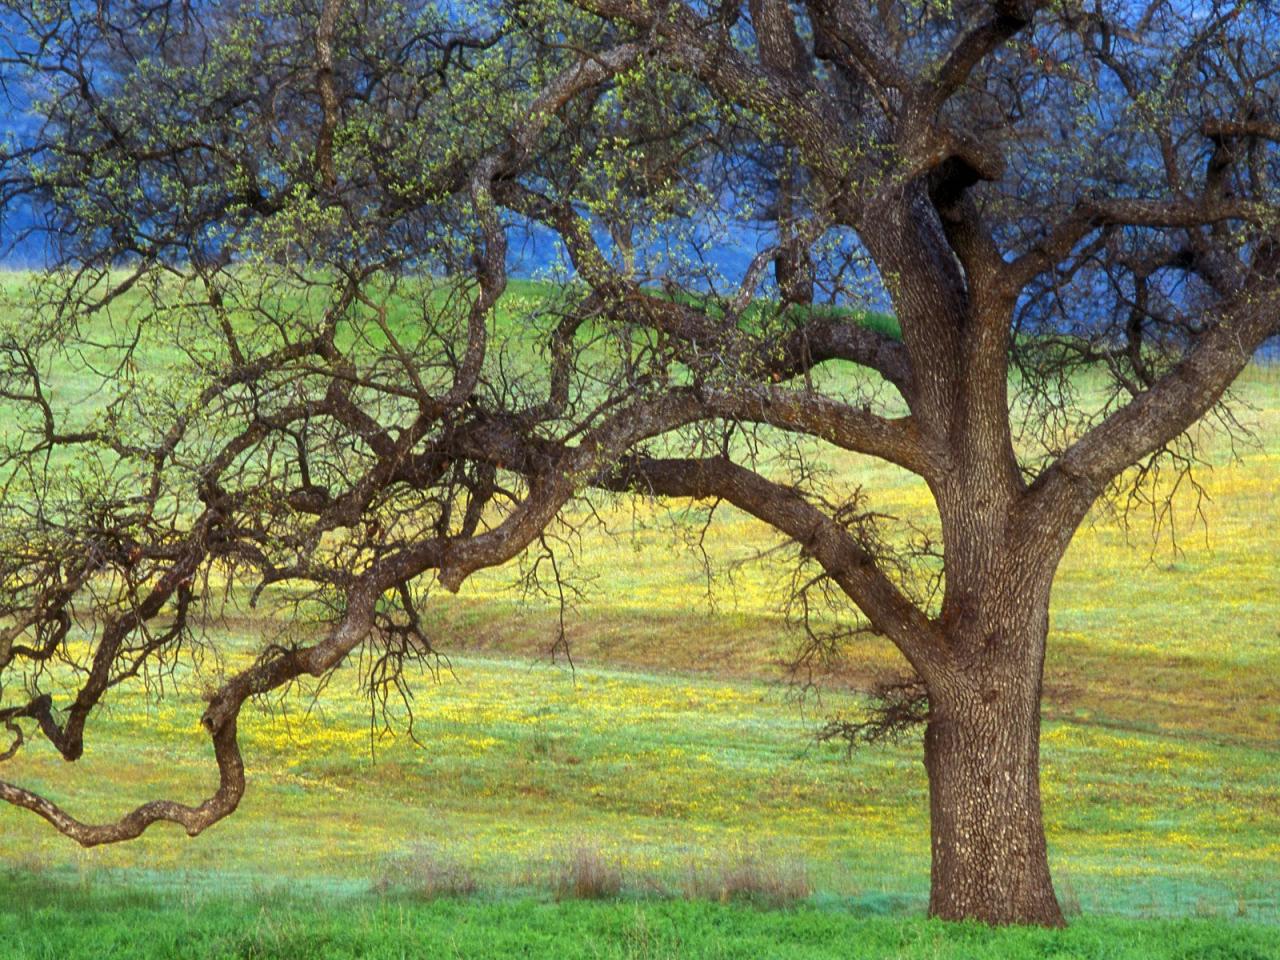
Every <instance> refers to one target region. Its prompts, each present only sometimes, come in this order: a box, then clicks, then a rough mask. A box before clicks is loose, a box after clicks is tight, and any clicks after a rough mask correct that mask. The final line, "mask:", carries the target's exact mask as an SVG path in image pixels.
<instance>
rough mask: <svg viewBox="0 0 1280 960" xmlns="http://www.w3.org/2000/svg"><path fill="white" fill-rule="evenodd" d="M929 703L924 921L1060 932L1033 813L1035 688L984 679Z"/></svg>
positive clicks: (1016, 680) (1036, 797)
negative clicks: (928, 860) (928, 865)
mask: <svg viewBox="0 0 1280 960" xmlns="http://www.w3.org/2000/svg"><path fill="white" fill-rule="evenodd" d="M985 679H987V680H988V683H987V684H985V685H983V684H979V685H976V686H970V685H968V684H966V685H965V689H964V692H963V693H961V692H957V691H949V692H948V693H943V694H941V695H934V696H933V697H932V698H931V715H930V720H929V726H928V728H927V730H926V732H925V754H924V762H925V769H926V770H927V771H928V774H929V811H930V817H931V824H932V829H931V848H932V857H933V867H932V874H931V880H932V883H931V889H930V896H929V913H930V915H931V916H935V917H941V918H943V919H946V920H960V919H975V920H982V921H984V922H986V923H1000V924H1006V923H1029V924H1040V925H1045V926H1062V924H1063V919H1062V911H1061V909H1060V908H1059V906H1058V901H1057V898H1056V896H1055V894H1054V889H1053V882H1052V880H1051V879H1050V876H1049V861H1048V857H1047V854H1046V847H1045V834H1044V823H1043V820H1042V818H1041V813H1040V716H1039V713H1040V702H1039V683H1038V682H1036V683H1034V684H1030V683H1027V682H1026V680H1025V678H1022V677H1015V676H1012V675H1008V676H1007V677H1006V678H1004V679H998V678H995V677H988V678H985Z"/></svg>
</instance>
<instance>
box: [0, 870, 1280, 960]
mask: <svg viewBox="0 0 1280 960" xmlns="http://www.w3.org/2000/svg"><path fill="white" fill-rule="evenodd" d="M0 955H3V956H4V957H5V958H6V960H9V958H12V960H28V958H30V960H43V958H58V960H78V958H86V960H88V958H94V960H99V958H112V957H128V958H136V960H153V958H154V960H160V958H166V960H167V958H172V957H182V958H223V957H226V958H231V957H237V958H262V960H266V958H282V960H283V958H289V960H310V958H316V960H319V958H326V960H328V958H333V960H337V958H348V957H350V958H356V957H361V958H384V957H385V958H392V957H394V958H402V957H432V958H435V957H442V958H443V957H450V958H452V957H477V958H480V957H547V958H556V960H561V958H563V960H571V958H578V957H582V958H612V957H617V958H640V957H653V958H657V957H681V958H702V957H706V958H738V957H741V958H752V960H755V958H762V957H770V958H781V960H786V958H800V957H805V958H809V957H812V958H822V957H832V958H835V957H840V958H843V960H863V958H866V960H871V958H882V957H883V958H887V957H893V958H902V960H915V958H921V960H923V958H930V960H952V958H954V960H961V958H963V960H986V958H991V960H997V958H1011V960H1013V958H1061V960H1068V958H1070V960H1130V958H1132V960H1161V958H1169V960H1271V958H1274V957H1277V956H1280V928H1277V927H1268V926H1261V925H1256V924H1248V923H1241V922H1234V921H1228V920H1191V919H1187V920H1175V921H1169V920H1120V919H1115V918H1105V919H1104V918H1086V919H1080V920H1077V921H1076V922H1075V923H1074V924H1072V926H1071V927H1070V928H1068V929H1067V930H1065V931H1046V930H1034V929H1003V930H993V929H990V928H986V927H981V926H973V925H945V924H940V923H936V922H933V921H926V920H923V919H918V918H903V917H868V916H858V915H856V914H854V913H851V912H849V911H847V910H844V909H834V908H833V909H821V908H817V907H813V906H804V907H801V908H797V909H791V910H759V909H754V908H751V907H747V906H740V905H734V904H718V903H708V902H698V901H694V902H687V901H680V900H614V901H604V902H590V903H586V902H580V901H566V902H561V903H549V902H545V901H540V900H533V899H499V900H483V899H462V900H448V899H446V900H436V901H432V902H426V903H421V902H411V901H405V900H397V899H385V900H383V899H376V898H371V897H343V896H336V897H333V898H330V899H325V898H315V899H309V900H307V901H302V900H298V899H295V898H292V897H290V896H289V895H284V894H279V893H278V892H272V891H270V890H265V889H264V890H261V891H257V892H256V893H255V894H253V895H250V894H248V893H247V892H244V893H241V894H240V895H237V896H209V897H203V896H200V897H193V896H190V895H188V896H183V895H176V894H175V895H161V894H158V893H154V892H148V891H144V890H141V889H132V888H128V887H122V888H114V889H103V888H95V887H87V888H86V887H74V886H64V885H62V884H58V883H52V882H48V881H42V880H38V879H37V880H32V879H30V878H27V877H23V876H20V875H10V876H9V877H8V878H5V879H4V880H0Z"/></svg>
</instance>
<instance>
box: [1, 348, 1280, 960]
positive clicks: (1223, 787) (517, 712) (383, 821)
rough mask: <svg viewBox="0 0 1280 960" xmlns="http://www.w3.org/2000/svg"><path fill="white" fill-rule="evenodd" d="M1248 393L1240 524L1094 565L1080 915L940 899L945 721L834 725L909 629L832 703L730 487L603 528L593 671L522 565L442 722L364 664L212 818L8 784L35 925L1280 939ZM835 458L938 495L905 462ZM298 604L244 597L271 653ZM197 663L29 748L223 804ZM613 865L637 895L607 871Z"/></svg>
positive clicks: (1081, 581) (618, 507) (65, 938)
mask: <svg viewBox="0 0 1280 960" xmlns="http://www.w3.org/2000/svg"><path fill="white" fill-rule="evenodd" d="M70 386H73V385H70ZM70 386H69V387H68V389H70ZM1239 392H1240V394H1241V396H1242V398H1243V399H1244V400H1245V401H1247V404H1248V406H1247V408H1244V409H1243V410H1242V418H1243V419H1244V420H1245V421H1246V422H1247V423H1250V424H1252V426H1253V427H1254V430H1255V433H1256V436H1257V438H1258V442H1257V443H1255V444H1252V445H1246V446H1243V447H1241V448H1240V449H1239V451H1238V452H1239V458H1238V459H1235V460H1232V459H1230V458H1229V457H1228V456H1227V448H1226V446H1225V444H1224V443H1222V442H1221V441H1214V440H1211V441H1209V447H1208V449H1209V451H1210V459H1212V460H1213V461H1214V464H1215V466H1214V469H1212V471H1210V472H1206V473H1205V474H1203V476H1202V477H1201V479H1202V481H1203V482H1204V483H1205V486H1206V488H1207V491H1208V493H1209V495H1210V497H1211V499H1210V500H1209V501H1208V502H1207V503H1206V504H1205V505H1204V510H1205V514H1206V519H1207V524H1206V525H1205V526H1203V527H1202V526H1199V525H1196V524H1195V523H1192V522H1190V520H1189V517H1183V518H1182V519H1181V520H1180V524H1179V545H1180V547H1181V550H1180V552H1175V551H1174V550H1173V549H1172V547H1171V544H1170V543H1169V540H1168V531H1167V529H1166V530H1165V532H1164V533H1163V534H1162V535H1161V537H1160V538H1159V539H1158V540H1156V541H1155V542H1154V543H1153V540H1152V536H1151V525H1150V522H1149V521H1144V520H1143V518H1141V517H1136V518H1134V522H1133V524H1132V526H1131V527H1130V529H1129V530H1128V531H1127V532H1126V530H1125V529H1123V527H1122V526H1121V524H1120V523H1119V522H1118V521H1117V520H1116V519H1115V518H1113V517H1111V516H1109V515H1108V514H1106V513H1105V512H1099V513H1098V515H1097V516H1096V517H1095V518H1094V520H1093V522H1091V523H1090V524H1089V525H1087V526H1086V527H1085V528H1083V529H1082V530H1081V532H1080V534H1079V535H1078V536H1077V538H1076V541H1075V542H1074V544H1073V546H1072V548H1071V550H1070V552H1069V554H1068V556H1067V558H1066V561H1065V562H1064V565H1063V568H1062V572H1061V574H1060V576H1059V579H1058V583H1057V587H1056V590H1055V594H1054V605H1053V625H1052V635H1051V639H1050V653H1049V663H1048V667H1047V673H1046V699H1045V729H1044V741H1043V759H1044V763H1043V779H1044V797H1045V815H1046V823H1047V831H1048V837H1049V844H1050V857H1051V862H1052V865H1053V868H1054V871H1055V877H1056V880H1057V883H1058V888H1059V893H1060V896H1061V899H1062V900H1063V902H1064V906H1065V907H1066V909H1067V910H1068V912H1069V913H1071V914H1072V915H1073V916H1075V917H1077V919H1075V921H1074V923H1073V925H1072V927H1071V929H1069V930H1068V931H1066V932H1065V933H1045V932H1040V931H1031V932H1027V931H1012V932H1010V931H1004V932H991V931H987V930H983V929H977V928H966V927H960V928H945V927H943V926H941V925H937V924H932V923H927V922H925V921H923V920H921V919H919V916H920V914H921V913H922V912H923V909H924V905H925V902H926V900H927V891H928V872H929V858H928V821H927V796H926V792H925V774H924V768H923V766H922V765H921V763H920V745H919V742H918V738H912V739H910V740H908V741H907V742H904V743H901V744H899V745H895V746H888V747H876V748H867V749H863V750H861V751H859V752H857V753H855V754H854V755H853V756H852V757H846V756H845V755H844V753H843V752H842V751H841V750H840V749H838V748H836V747H834V746H817V745H815V744H814V743H813V741H812V736H811V735H812V732H813V730H814V729H815V728H816V727H817V726H818V725H819V724H820V723H821V720H822V719H823V717H825V716H827V715H829V714H830V713H832V712H834V711H837V710H840V709H851V708H856V706H857V704H858V702H859V700H858V691H859V690H861V689H863V688H864V687H865V684H866V681H867V679H868V678H870V677H872V676H875V675H877V674H879V673H881V672H883V671H885V670H887V669H891V668H893V667H894V666H895V664H896V663H897V659H896V657H897V655H896V654H895V653H894V652H893V651H892V649H890V648H889V647H888V646H887V645H886V644H884V643H882V642H879V641H874V640H868V641H866V643H865V644H864V645H860V646H858V647H856V648H854V649H853V650H852V651H851V652H850V657H849V661H848V663H847V664H845V665H844V667H843V668H842V670H841V672H840V673H839V674H838V675H836V676H834V677H831V678H828V685H827V688H826V689H825V690H824V691H823V693H822V695H821V698H820V699H819V698H815V697H812V696H811V697H809V698H808V699H806V700H804V701H803V702H797V701H796V699H795V698H794V696H793V695H792V693H793V691H791V689H790V688H789V687H788V686H787V685H786V683H785V682H784V681H785V673H784V671H783V670H782V668H781V667H780V666H779V663H780V662H781V661H783V660H785V659H786V658H787V657H788V655H789V654H790V653H791V652H792V651H793V650H794V649H795V646H796V644H797V642H798V637H797V636H796V634H795V632H794V631H793V630H791V629H789V628H788V627H787V625H786V623H785V622H784V619H783V617H782V615H781V613H780V612H779V609H778V606H779V600H780V597H781V595H782V594H781V587H780V583H779V581H780V574H781V571H780V570H779V569H778V568H777V567H776V566H774V565H771V564H770V563H768V562H764V563H760V562H756V563H751V562H748V561H749V560H750V558H751V557H752V556H754V555H755V554H756V553H757V552H759V551H760V549H761V548H765V547H769V546H771V545H772V544H774V543H775V542H776V541H775V540H774V539H773V538H772V537H771V535H770V534H769V533H768V532H767V531H766V530H765V529H764V528H763V527H761V526H760V525H758V524H756V523H754V522H753V521H750V520H749V519H747V518H745V517H743V516H742V515H740V514H734V513H732V512H731V511H728V510H723V511H721V512H719V513H718V514H717V522H716V523H715V525H713V527H712V528H711V533H710V535H709V537H708V539H707V549H708V552H709V554H710V555H711V556H712V557H713V558H714V559H715V561H716V569H717V570H718V571H719V576H718V578H717V579H716V580H715V581H714V582H713V583H712V584H711V587H710V589H708V582H707V579H706V575H705V571H704V569H703V566H702V564H701V561H700V559H699V557H698V556H697V555H696V553H695V552H694V551H693V550H691V549H689V548H688V547H687V546H686V545H685V542H686V540H687V539H688V533H689V530H690V528H691V526H692V524H693V523H694V522H695V521H696V519H697V518H696V517H693V516H689V515H686V514H684V513H682V512H681V511H680V510H679V509H677V510H675V511H674V512H672V511H668V510H665V509H660V508H658V507H657V506H655V505H651V504H641V505H640V506H639V507H633V506H632V505H630V504H626V503H615V502H604V503H603V504H601V505H600V509H601V511H602V516H603V518H604V520H605V521H606V523H607V526H608V527H609V528H610V529H611V530H612V532H611V533H610V532H607V531H606V530H605V529H604V528H602V527H601V526H599V525H589V526H587V527H585V528H584V529H583V532H582V534H581V539H580V540H579V541H578V543H577V559H576V563H575V570H576V571H577V572H578V573H579V574H580V575H581V577H582V586H583V589H584V591H585V595H584V599H583V600H582V601H581V602H580V603H579V604H578V605H577V607H576V609H575V610H574V611H573V612H572V615H571V616H570V619H569V622H568V632H569V638H570V640H571V648H572V652H573V658H574V666H573V668H570V667H569V666H568V665H567V664H566V663H565V661H564V660H563V659H562V658H561V659H559V660H553V659H552V658H551V657H550V656H549V655H548V650H549V647H550V645H551V643H552V641H553V639H554V637H555V633H556V627H557V622H558V612H557V610H556V608H555V607H554V606H552V605H551V604H549V603H546V602H542V601H539V600H533V599H528V598H522V597H521V596H520V595H519V594H518V592H517V591H516V590H515V589H514V581H515V579H516V574H515V571H513V570H499V571H493V572H489V573H485V574H483V575H478V576H477V577H475V578H473V580H472V581H470V582H469V583H468V584H467V585H466V586H465V587H464V589H463V591H462V593H461V594H460V595H459V596H457V597H453V596H447V595H441V596H439V597H438V598H433V600H432V605H431V606H430V608H429V610H430V615H431V617H432V623H433V632H434V636H435V637H436V638H437V639H438V641H439V645H440V647H441V649H443V650H444V651H445V652H447V653H449V654H450V656H451V658H452V669H451V670H445V671H443V672H442V673H441V674H440V675H439V677H438V679H437V678H434V677H433V676H431V675H430V674H428V673H426V672H423V673H422V675H421V676H420V677H419V678H418V680H419V682H418V683H417V684H416V685H415V694H416V699H415V701H414V703H413V711H414V714H415V717H416V725H415V732H416V735H417V737H418V739H419V740H420V741H421V745H418V744H415V743H413V742H412V741H411V740H410V739H409V738H408V737H406V736H405V735H404V734H403V732H401V733H400V735H398V736H389V735H380V734H378V733H377V731H376V730H371V727H370V714H369V703H368V701H367V700H366V699H365V698H364V697H363V696H362V695H361V694H360V692H359V690H358V681H357V671H356V668H355V666H351V667H349V668H346V669H344V670H343V671H342V672H340V673H339V674H338V676H337V677H336V678H335V679H334V680H333V682H331V683H330V684H329V685H328V686H327V687H325V688H324V689H323V690H322V691H319V692H318V693H317V694H316V696H315V697H314V698H311V697H308V696H306V695H295V696H294V697H293V698H291V699H289V700H285V701H273V702H272V703H269V704H262V705H259V706H258V708H256V709H254V710H252V711H251V712H248V714H247V715H246V717H245V718H244V719H243V721H242V724H241V728H242V744H243V746H244V750H245V758H246V763H247V768H248V775H249V780H250V785H249V791H248V794H247V796H246V798H245V801H244V803H243V805H242V807H241V809H240V811H239V812H238V813H237V814H236V815H235V816H234V817H232V818H230V819H229V820H227V821H225V822H223V823H220V824H218V825H217V826H215V827H214V828H212V829H210V830H209V831H207V832H206V833H205V834H203V835H202V836H200V837H199V838H196V839H194V840H189V839H187V838H186V837H185V836H184V835H182V834H181V832H180V831H179V830H177V829H176V828H167V827H164V826H161V827H156V828H153V829H152V830H151V831H150V832H149V833H148V834H147V835H146V836H145V837H144V838H143V839H141V840H140V841H136V842H134V843H131V844H128V845H124V846H118V847H109V848H99V849H94V850H88V851H84V850H79V849H78V848H76V847H74V845H72V844H71V843H70V842H69V841H67V840H65V839H62V838H61V837H59V836H58V835H57V834H56V833H55V832H54V831H53V830H52V829H51V828H49V827H47V826H46V825H45V824H44V822H43V821H41V820H39V819H37V818H36V817H34V816H32V815H30V814H27V813H25V812H21V811H17V810H12V809H0V864H3V865H5V867H6V868H7V870H6V872H5V873H3V874H2V875H0V887H3V890H4V893H3V895H0V957H9V956H15V957H18V956H20V957H26V956H30V957H43V956H49V957H54V956H57V957H77V956H85V957H88V956H94V957H98V956H116V955H118V956H157V957H159V956H238V957H257V956H280V957H294V956H298V957H304V956H317V957H320V956H334V957H346V956H353V957H354V956H379V957H380V956H387V957H391V956H404V955H407V956H416V955H423V956H494V955H528V956H546V957H569V956H583V957H596V956H634V957H644V956H653V957H657V956H708V957H711V956H715V957H721V956H723V957H731V956H743V957H747V956H751V957H764V956H779V957H789V956H815V957H817V956H844V957H880V956H895V957H896V956H900V957H910V958H915V957H943V958H946V957H957V958H959V957H987V956H990V957H1004V956H1009V957H1015V956H1016V957H1024V956H1025V957H1039V956H1057V957H1063V958H1067V957H1088V958H1094V957H1098V958H1102V957H1117V958H1119V957H1135V958H1136V957H1149V956H1160V957H1163V956H1168V957H1186V958H1197V957H1204V958H1224V960H1226V958H1235V957H1239V958H1267V957H1275V956H1280V616H1278V614H1280V371H1277V370H1276V369H1275V368H1271V367H1262V366H1258V367H1254V368H1251V369H1250V370H1249V371H1248V373H1247V374H1246V376H1245V377H1244V379H1243V381H1242V383H1241V386H1240V391H1239ZM824 456H825V457H826V459H827V462H828V465H829V466H831V467H832V468H833V469H835V470H836V471H838V472H839V474H840V475H842V476H846V477H850V478H854V479H855V480H856V481H857V482H861V483H862V484H864V486H865V487H866V490H867V491H868V493H869V494H870V497H871V504H872V506H874V508H875V509H877V510H881V511H884V512H886V513H890V514H893V515H895V516H899V517H905V518H911V519H914V520H917V521H919V522H921V523H923V524H927V523H928V522H929V517H928V510H927V508H928V503H927V494H926V491H924V489H923V487H922V486H920V485H918V484H916V483H913V482H911V481H910V480H909V478H907V477H906V475H904V474H902V473H901V472H900V471H897V470H895V469H893V468H889V467H886V466H884V465H881V464H873V463H871V462H869V461H866V460H864V459H862V458H859V457H855V456H853V455H845V454H840V453H825V454H824ZM1181 508H1182V509H1183V511H1184V512H1185V513H1188V514H1189V512H1190V508H1191V504H1190V502H1189V501H1184V502H1181ZM281 626H282V624H281V623H280V621H278V620H275V619H266V620H257V619H252V618H250V617H248V616H246V617H243V618H237V619H231V620H228V621H226V622H222V623H218V624H214V625H211V626H210V628H209V630H210V634H211V636H212V638H213V639H216V640H217V641H218V642H219V645H220V646H221V647H222V648H224V649H226V650H228V651H231V653H230V660H231V662H232V663H234V661H235V659H236V657H237V653H236V651H241V653H242V655H243V656H248V655H249V653H250V651H252V650H253V649H255V648H256V645H257V644H259V643H260V642H261V638H262V636H263V635H264V634H270V633H271V631H275V630H278V629H280V628H281ZM190 679H191V680H192V682H191V683H189V684H187V685H186V687H185V688H181V689H180V690H179V691H178V693H176V694H174V693H172V692H170V693H169V694H168V695H167V696H166V697H165V699H164V700H163V702H160V703H156V702H152V701H149V700H148V699H147V697H146V696H145V695H144V693H143V691H142V690H141V689H136V690H133V691H130V692H129V693H128V694H127V695H126V696H124V697H119V698H117V699H116V700H115V701H114V703H113V705H112V706H110V707H109V708H108V709H107V710H106V711H105V712H104V714H103V715H102V716H101V717H100V718H99V722H98V724H97V726H96V727H95V726H93V725H92V724H91V726H90V729H89V731H88V735H87V739H86V751H85V756H84V758H83V759H82V760H81V761H80V762H79V763H77V764H74V765H68V764H64V763H62V762H61V761H60V760H59V759H58V758H57V757H56V755H55V754H54V752H53V751H52V750H50V749H48V748H47V747H46V746H45V745H43V744H39V745H35V746H33V747H31V748H29V749H27V750H25V751H24V752H22V753H21V754H20V755H19V756H18V758H17V759H15V760H13V761H11V762H9V763H7V764H5V766H4V768H3V776H4V777H5V778H6V779H10V780H14V781H16V782H19V783H22V784H24V785H28V786H31V787H33V788H36V789H38V790H40V791H42V792H45V793H47V794H48V795H49V796H51V797H52V798H54V799H56V800H58V801H59V802H62V803H64V804H65V805H66V806H67V807H68V808H69V809H70V811H71V812H73V813H75V814H76V815H78V816H81V817H82V818H92V817H95V816H99V817H107V816H115V815H118V814H119V813H120V812H122V811H123V810H124V809H125V808H126V807H127V806H129V805H132V804H134V803H137V802H140V801H143V800H146V799H151V798H153V797H156V796H168V797H173V798H175V799H182V800H187V801H193V800H196V799H197V798H199V797H201V796H203V795H204V793H205V792H206V791H207V790H208V789H210V787H211V785H212V779H213V778H212V774H213V768H212V763H211V760H210V758H209V756H208V755H207V740H206V738H205V737H204V736H203V734H202V733H201V731H200V730H199V728H198V725H197V719H198V717H199V714H200V711H201V708H202V703H201V701H200V699H199V696H198V682H196V681H197V678H196V677H191V678H190ZM303 693H305V691H304V692H303ZM584 865H585V866H586V867H590V868H592V869H594V870H595V871H596V874H597V879H598V881H599V882H598V884H597V886H598V887H599V888H600V892H604V893H609V894H611V896H610V897H609V898H608V899H607V900H605V901H604V902H600V903H586V902H580V901H578V900H575V899H574V897H573V888H574V886H575V883H574V881H575V877H576V875H577V874H576V873H575V871H577V872H581V871H582V870H583V868H584ZM615 888H616V892H615ZM458 891H462V892H464V893H465V894H466V895H465V896H464V897H463V898H461V899H455V898H453V897H447V896H446V897H443V898H441V897H440V895H441V894H449V893H452V892H458ZM722 901H724V902H722ZM423 944H430V945H432V946H431V948H430V949H427V948H425V947H424V946H423ZM147 950H149V951H151V952H150V953H147V952H145V951H147ZM77 951H79V952H77ZM112 951H115V952H114V953H113V952H112Z"/></svg>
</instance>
